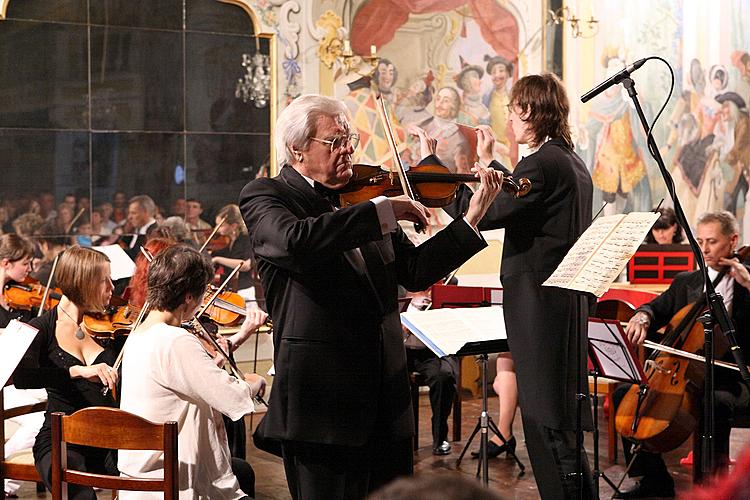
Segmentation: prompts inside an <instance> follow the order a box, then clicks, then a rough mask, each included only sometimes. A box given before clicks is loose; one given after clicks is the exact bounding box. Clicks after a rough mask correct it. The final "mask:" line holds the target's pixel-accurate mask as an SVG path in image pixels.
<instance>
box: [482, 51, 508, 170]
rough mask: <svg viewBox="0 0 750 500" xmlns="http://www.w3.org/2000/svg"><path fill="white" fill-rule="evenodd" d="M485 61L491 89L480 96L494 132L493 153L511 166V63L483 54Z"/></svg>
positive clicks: (498, 57)
mask: <svg viewBox="0 0 750 500" xmlns="http://www.w3.org/2000/svg"><path fill="white" fill-rule="evenodd" d="M484 60H485V61H486V62H487V75H489V77H490V78H491V79H492V86H493V89H492V90H491V91H489V92H487V93H486V94H484V95H483V96H482V104H484V105H485V106H486V107H487V109H488V110H489V112H490V125H491V126H492V131H493V132H494V133H495V139H496V140H497V141H496V143H495V148H496V151H495V155H496V156H497V157H498V160H499V161H500V163H502V164H503V165H505V166H507V167H508V168H511V159H510V151H511V147H512V144H511V137H510V136H511V134H508V104H509V103H510V96H509V95H508V84H509V82H510V78H511V75H513V65H512V64H511V63H510V62H508V61H507V60H506V59H505V58H503V57H501V56H498V55H496V56H492V57H490V56H489V55H485V56H484Z"/></svg>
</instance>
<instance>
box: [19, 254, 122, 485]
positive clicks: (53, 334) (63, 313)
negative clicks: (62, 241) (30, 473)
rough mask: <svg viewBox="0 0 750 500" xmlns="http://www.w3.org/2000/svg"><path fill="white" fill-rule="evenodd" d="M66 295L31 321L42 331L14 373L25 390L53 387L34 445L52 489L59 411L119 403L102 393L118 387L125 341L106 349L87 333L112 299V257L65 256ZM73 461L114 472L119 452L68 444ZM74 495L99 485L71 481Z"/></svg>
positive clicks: (60, 275)
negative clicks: (87, 324)
mask: <svg viewBox="0 0 750 500" xmlns="http://www.w3.org/2000/svg"><path fill="white" fill-rule="evenodd" d="M55 279H56V282H57V286H58V287H59V288H60V290H62V293H63V296H62V298H61V299H60V303H59V304H58V305H57V307H55V308H52V309H50V310H49V311H47V312H46V313H45V314H43V315H42V316H40V317H38V318H34V319H32V320H31V321H29V324H30V325H31V326H33V327H34V328H37V329H38V330H39V333H38V334H37V336H36V338H35V339H34V341H33V342H32V343H31V346H30V347H29V349H28V351H27V352H26V354H25V355H24V357H23V359H22V360H21V363H20V364H19V366H18V368H17V369H16V371H15V372H14V374H13V381H14V383H15V385H16V387H18V388H19V389H35V388H45V389H47V401H48V402H47V411H46V414H45V418H44V424H43V425H42V428H41V430H40V431H39V434H38V435H37V437H36V442H35V443H34V447H33V452H34V463H35V465H36V469H37V470H38V471H39V474H40V476H41V477H42V480H43V481H44V484H45V485H46V486H47V488H50V487H51V484H50V481H51V479H52V478H51V462H52V428H51V419H50V415H51V414H52V413H54V412H57V411H59V412H63V413H66V414H71V413H73V412H75V411H77V410H80V409H82V408H85V407H88V406H115V405H116V404H115V401H114V399H113V398H112V397H111V395H110V396H106V397H105V396H104V395H103V394H102V389H103V386H106V387H109V389H110V390H114V389H115V384H116V382H117V378H118V377H117V372H116V371H115V370H114V369H113V368H112V366H113V364H114V361H115V359H116V357H117V354H118V352H119V348H120V346H121V345H122V344H121V342H119V341H118V340H115V341H112V342H111V343H110V344H109V345H108V346H107V347H102V346H101V345H99V344H98V343H97V342H96V341H95V340H94V339H93V338H91V337H90V336H89V335H87V334H86V333H85V332H84V330H83V328H82V326H80V325H81V324H82V321H83V315H84V313H85V312H89V311H101V310H103V309H104V307H105V306H106V305H107V304H108V303H109V300H110V298H111V297H112V290H113V286H112V281H111V280H110V264H109V259H108V258H107V257H106V256H105V255H104V254H102V253H100V252H97V251H96V250H92V249H89V248H81V247H79V246H73V247H70V248H68V249H67V250H65V252H63V253H62V255H61V256H60V259H59V261H58V264H57V270H56V271H55ZM67 451H68V456H67V460H68V462H67V463H68V465H69V466H70V467H71V468H73V469H77V470H82V471H90V472H97V473H103V474H114V475H116V474H117V473H118V472H117V465H116V460H115V456H114V454H113V453H111V452H110V451H108V450H102V449H96V448H81V447H77V446H72V445H71V446H68V448H67ZM68 494H69V498H71V499H95V498H96V495H95V494H94V490H93V488H90V487H84V486H78V485H72V484H71V485H70V486H69V488H68Z"/></svg>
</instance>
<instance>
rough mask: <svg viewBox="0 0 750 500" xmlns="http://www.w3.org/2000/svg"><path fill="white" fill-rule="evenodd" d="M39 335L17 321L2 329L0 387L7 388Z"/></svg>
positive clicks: (0, 333) (37, 331) (0, 332)
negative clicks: (19, 364)
mask: <svg viewBox="0 0 750 500" xmlns="http://www.w3.org/2000/svg"><path fill="white" fill-rule="evenodd" d="M37 333H39V330H37V329H36V328H34V327H33V326H29V325H27V324H26V323H21V322H20V321H18V320H17V319H14V320H11V322H10V323H8V326H6V327H5V328H4V329H2V328H0V353H1V354H0V361H1V362H0V382H2V383H3V385H1V386H0V387H5V384H6V383H7V382H8V379H10V376H11V375H13V372H14V371H15V369H16V367H17V366H18V363H20V362H21V358H23V355H24V354H26V351H27V350H28V349H29V346H30V345H31V341H33V340H34V337H36V334H37Z"/></svg>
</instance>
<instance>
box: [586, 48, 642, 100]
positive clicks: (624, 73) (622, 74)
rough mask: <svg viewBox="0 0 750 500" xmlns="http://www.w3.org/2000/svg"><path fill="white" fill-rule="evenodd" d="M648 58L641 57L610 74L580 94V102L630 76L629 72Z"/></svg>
mask: <svg viewBox="0 0 750 500" xmlns="http://www.w3.org/2000/svg"><path fill="white" fill-rule="evenodd" d="M647 60H648V58H647V57H644V58H643V59H638V60H637V61H636V62H634V63H633V64H631V65H630V66H627V67H625V68H623V69H621V70H620V71H618V72H617V73H615V74H614V75H612V76H610V77H609V78H607V79H606V80H604V81H603V82H602V83H600V84H599V85H597V86H596V87H594V88H593V89H591V90H589V91H588V92H586V93H585V94H583V95H582V96H581V102H586V101H588V100H590V99H593V98H594V97H596V96H598V95H599V94H601V93H602V92H604V91H605V90H607V89H608V88H610V87H611V86H612V85H617V84H618V83H620V82H621V81H623V80H624V79H626V78H628V77H630V74H631V73H632V72H634V71H635V70H637V69H638V68H640V67H641V66H643V63H645V62H646V61H647Z"/></svg>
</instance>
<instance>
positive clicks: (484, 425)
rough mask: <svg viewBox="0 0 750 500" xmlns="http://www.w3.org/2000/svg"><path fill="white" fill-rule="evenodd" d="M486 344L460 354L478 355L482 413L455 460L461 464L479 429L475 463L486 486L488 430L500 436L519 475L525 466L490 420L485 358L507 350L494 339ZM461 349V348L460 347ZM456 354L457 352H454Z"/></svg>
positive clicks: (457, 463)
mask: <svg viewBox="0 0 750 500" xmlns="http://www.w3.org/2000/svg"><path fill="white" fill-rule="evenodd" d="M498 342H501V341H498ZM483 344H486V345H479V344H477V345H476V346H475V349H476V350H475V351H474V352H464V353H462V355H468V354H474V355H478V356H479V364H480V367H481V370H482V413H480V414H479V417H478V419H477V425H476V426H474V430H473V431H472V432H471V436H469V439H468V441H466V444H465V445H464V449H463V450H461V454H460V455H459V456H458V459H457V460H456V467H458V466H459V465H461V459H463V457H464V455H465V454H466V451H467V450H468V449H469V447H470V446H471V442H472V441H473V440H474V436H476V435H477V432H479V431H480V430H481V431H482V432H481V436H480V439H479V463H477V477H479V476H480V472H481V476H482V484H483V485H484V486H485V487H486V486H488V484H489V461H488V460H489V459H488V458H487V446H488V444H489V432H488V431H492V433H493V434H495V435H496V436H497V437H498V438H500V441H502V443H503V444H504V445H506V449H507V450H508V451H507V452H508V454H509V455H510V456H511V457H513V460H515V461H516V463H517V464H518V468H519V469H520V470H521V471H520V472H519V473H518V475H519V477H520V476H522V475H523V474H524V472H525V471H526V467H525V466H524V465H523V463H522V462H521V460H519V458H518V456H517V455H516V452H515V450H511V449H510V448H509V447H507V444H508V441H507V440H506V439H505V436H503V434H502V432H500V429H498V427H497V425H495V422H494V421H493V420H492V417H491V416H490V414H489V412H488V411H487V358H488V354H489V353H493V352H505V351H507V350H508V349H507V347H505V349H501V345H499V344H495V343H494V341H490V342H486V343H483ZM505 345H506V346H507V341H506V342H505ZM462 351H463V349H462ZM456 354H457V355H458V353H456Z"/></svg>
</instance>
